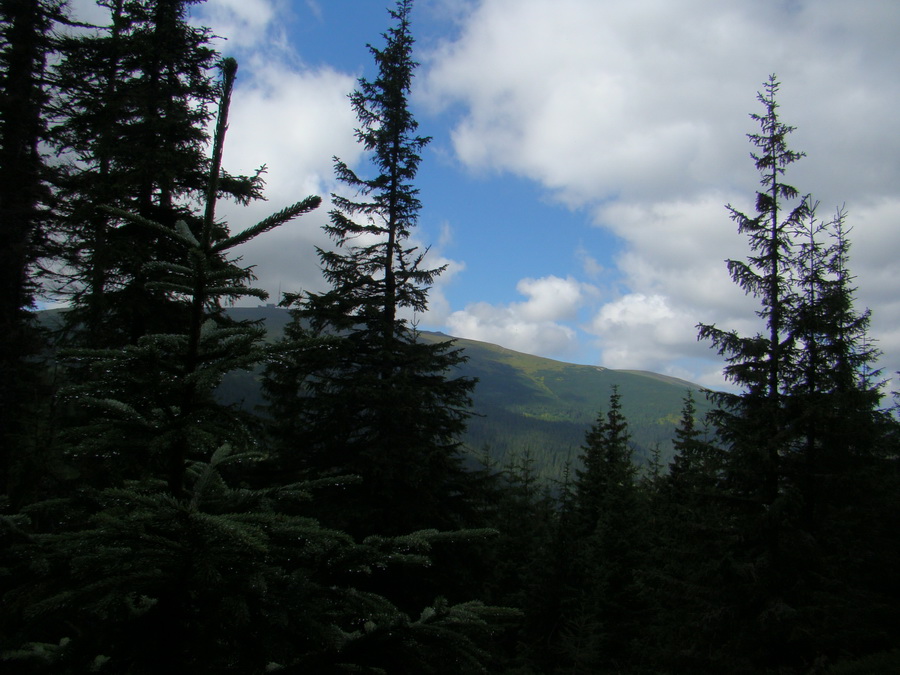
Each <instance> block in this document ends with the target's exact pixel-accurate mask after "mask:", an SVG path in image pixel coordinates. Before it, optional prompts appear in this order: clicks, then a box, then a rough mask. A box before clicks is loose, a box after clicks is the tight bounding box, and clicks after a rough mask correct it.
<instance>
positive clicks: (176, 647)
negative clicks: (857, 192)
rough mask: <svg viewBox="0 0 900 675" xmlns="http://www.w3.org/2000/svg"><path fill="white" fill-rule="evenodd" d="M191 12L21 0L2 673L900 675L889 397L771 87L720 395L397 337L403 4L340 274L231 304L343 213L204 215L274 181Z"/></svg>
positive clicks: (2, 223)
mask: <svg viewBox="0 0 900 675" xmlns="http://www.w3.org/2000/svg"><path fill="white" fill-rule="evenodd" d="M191 4H195V3H193V2H192V1H190V0H167V1H166V2H162V1H161V0H128V2H124V1H123V0H101V1H100V2H98V5H99V6H101V7H105V8H106V9H107V10H108V11H109V16H108V20H109V23H108V25H105V26H97V27H96V28H95V30H92V31H76V32H75V33H73V34H67V33H66V31H65V29H64V28H63V27H64V26H68V25H70V20H69V18H68V16H67V13H66V12H67V10H66V7H65V5H64V4H63V3H61V2H59V0H15V1H12V2H6V1H4V2H0V36H2V37H3V40H0V64H3V65H5V66H6V71H7V72H4V69H3V68H0V113H2V114H0V175H3V176H6V177H10V176H12V177H13V178H15V177H16V176H17V175H18V173H21V172H23V171H24V173H22V176H19V178H20V179H21V180H18V179H17V180H18V182H17V181H16V180H13V179H12V178H11V179H10V180H9V181H8V182H9V185H6V186H4V187H3V188H2V189H0V211H2V214H0V215H2V216H3V217H2V218H0V234H2V237H0V243H2V242H6V243H7V244H9V248H10V251H12V255H9V256H6V258H4V260H5V261H6V266H7V267H8V268H9V269H4V270H3V272H4V274H5V277H4V278H5V280H6V281H5V282H4V283H3V284H0V286H2V288H0V290H2V294H3V297H2V302H0V314H2V316H0V339H2V340H3V344H2V345H0V352H2V359H0V361H2V363H3V368H2V369H0V380H2V381H3V382H2V384H3V388H2V391H0V672H3V673H25V674H35V675H44V674H53V675H81V674H82V673H88V672H91V673H108V674H115V675H119V674H131V675H147V674H156V673H160V672H173V673H188V672H190V673H195V674H197V675H207V674H208V675H213V674H215V675H222V674H225V673H232V674H235V675H262V674H263V673H272V672H280V673H285V674H287V673H317V674H318V673H322V674H337V673H367V674H369V675H378V674H382V675H383V674H391V675H394V674H401V675H402V674H406V673H410V674H415V675H460V674H463V673H464V674H466V675H468V674H469V673H482V674H487V673H497V674H498V675H594V674H596V673H601V674H603V673H609V674H612V673H616V674H624V675H650V674H651V673H652V674H654V675H658V674H666V673H668V674H672V675H674V674H675V673H678V674H682V673H685V674H696V675H700V674H703V675H705V674H707V673H729V674H732V675H758V674H762V675H814V674H815V675H822V674H825V675H841V674H843V675H847V674H849V673H895V672H900V656H898V652H897V649H896V646H897V645H898V644H900V631H898V630H897V627H898V626H900V584H898V583H897V578H898V577H897V573H896V570H897V568H898V566H900V538H898V532H900V508H898V500H897V494H898V492H900V471H898V469H900V462H898V457H900V454H898V439H900V426H898V423H897V416H896V412H897V407H896V406H894V407H893V408H890V407H886V404H885V403H884V402H883V400H882V393H883V389H884V384H883V382H882V380H881V377H882V376H881V374H880V373H879V371H878V370H877V369H876V368H875V364H876V363H877V358H878V352H877V349H876V348H873V346H872V341H871V340H870V338H869V337H868V332H867V331H868V327H869V319H870V315H869V312H868V310H866V309H861V308H858V307H856V305H855V293H856V289H855V287H854V286H853V283H854V281H853V280H854V277H853V275H852V274H851V272H850V268H849V258H848V250H849V247H850V241H849V238H848V235H849V232H850V223H849V221H848V217H849V216H848V214H847V213H846V212H845V211H844V209H843V208H840V209H838V210H837V212H836V214H835V215H834V217H833V218H831V219H829V220H820V219H819V218H818V217H817V216H816V205H817V202H816V201H815V200H814V199H812V198H811V197H810V196H808V195H806V193H805V191H804V192H801V191H799V190H798V189H797V188H794V187H792V186H791V185H789V184H788V183H786V182H785V180H786V177H785V174H786V172H787V169H788V168H789V167H790V165H792V164H793V163H794V162H796V161H799V160H800V159H801V158H802V157H803V153H802V152H797V151H794V150H791V149H789V146H788V144H787V138H788V136H789V134H790V132H791V131H792V130H793V127H790V126H788V125H786V124H784V123H783V122H781V121H780V117H779V114H778V103H777V93H778V88H779V84H778V82H777V80H776V79H775V77H774V76H772V77H771V78H770V79H769V81H768V82H767V83H766V84H765V85H764V89H763V91H762V92H760V93H759V94H758V100H759V102H760V103H761V104H762V105H763V113H762V114H755V115H752V116H751V117H752V119H753V120H755V121H756V122H757V123H759V126H760V129H759V133H758V134H753V135H751V136H750V137H749V139H750V141H751V144H752V145H753V146H754V148H755V151H754V152H753V153H752V155H751V156H752V158H753V159H754V161H755V163H756V167H757V169H758V170H759V173H760V186H759V189H758V191H757V193H756V200H755V203H756V210H755V212H753V213H749V214H745V213H742V212H740V211H738V210H737V209H735V208H733V207H728V208H727V211H725V213H727V214H729V215H730V217H731V219H732V220H733V221H734V222H735V223H736V224H737V226H738V230H739V231H740V232H741V233H743V234H745V235H747V237H748V238H749V245H750V252H751V253H752V254H753V255H751V256H749V257H748V258H747V259H746V261H740V260H728V262H727V265H728V269H729V272H730V273H731V276H732V278H733V279H734V281H735V283H736V284H738V286H740V288H741V289H742V290H744V291H745V292H746V293H747V294H748V295H750V296H751V297H752V298H753V299H754V300H755V301H756V302H757V303H758V305H759V307H758V309H757V311H756V317H757V318H758V319H761V320H762V322H763V323H764V325H765V328H766V330H765V332H764V333H758V334H752V335H741V334H740V333H739V332H738V331H737V330H733V329H728V328H723V327H719V326H716V325H715V324H703V323H700V324H699V325H698V328H699V335H700V337H701V339H704V340H707V341H708V342H709V343H710V345H711V347H712V348H713V349H714V350H716V351H717V352H718V353H719V355H720V356H721V357H722V359H723V362H724V364H725V370H724V373H725V376H726V378H727V379H728V380H729V381H730V382H731V383H732V384H733V385H734V391H732V392H713V393H708V392H704V391H702V390H701V389H700V388H699V387H697V386H695V385H692V384H690V383H688V382H684V381H681V380H676V379H672V378H668V377H665V376H661V375H657V374H653V373H646V372H639V371H615V370H609V369H605V368H600V367H593V366H583V365H572V364H567V363H562V362H559V361H553V360H550V359H545V358H539V357H535V356H529V355H526V354H522V353H518V352H514V351H510V350H508V349H504V348H501V347H498V346H495V345H491V344H486V343H482V342H475V341H470V340H453V339H452V338H450V337H449V336H446V335H443V334H439V333H425V332H420V331H419V330H418V329H417V326H416V325H415V324H414V323H410V322H409V321H407V320H405V319H404V318H403V317H404V316H408V315H409V314H410V313H419V314H421V313H422V312H424V311H426V310H427V308H428V302H427V300H428V297H427V296H428V291H429V289H430V288H431V287H432V286H433V284H434V283H435V279H436V278H437V277H438V276H439V275H440V274H441V273H442V272H443V271H444V270H445V267H437V268H429V267H427V266H426V265H425V262H426V259H425V254H424V251H423V250H419V249H418V248H417V246H416V245H414V244H413V241H415V240H416V238H413V237H412V232H413V229H414V228H415V227H416V225H417V218H418V211H419V208H420V206H421V204H420V202H419V198H418V189H417V188H416V186H415V181H414V179H415V176H416V172H417V169H418V165H419V162H420V161H421V160H422V158H423V155H422V150H423V148H424V147H425V146H426V145H427V144H428V142H429V141H430V138H429V137H423V136H418V135H417V134H418V132H417V128H418V125H417V123H416V121H415V119H414V118H413V116H412V114H411V113H410V109H409V106H408V97H409V94H410V87H411V83H412V79H413V75H414V71H415V68H416V66H417V63H416V62H415V60H414V58H413V51H412V48H413V44H414V42H415V41H414V39H413V36H412V32H411V26H410V16H411V10H412V0H397V2H396V4H395V6H394V8H393V9H391V10H389V16H390V18H391V27H390V28H389V30H388V32H386V33H384V34H383V35H382V38H383V46H381V47H373V46H371V45H370V46H369V50H370V52H371V55H372V57H373V58H374V61H375V66H376V69H375V70H376V73H377V76H376V77H375V78H374V79H367V78H360V79H359V81H358V88H357V89H356V90H354V92H353V93H352V94H351V95H350V97H349V103H350V105H351V107H352V109H353V112H354V113H355V115H356V118H357V122H358V127H357V128H356V129H355V134H356V138H357V141H358V142H359V144H360V145H361V146H362V151H363V154H364V155H365V156H366V161H365V162H363V163H362V165H361V166H359V167H358V168H354V167H351V166H350V165H348V164H346V163H344V162H342V161H341V160H339V159H337V158H335V160H334V171H335V176H336V178H337V182H338V183H341V184H342V185H343V186H344V187H345V188H347V190H346V191H345V194H342V195H337V194H335V195H331V198H330V200H329V201H330V204H331V207H332V210H331V212H330V213H329V220H328V224H327V225H325V227H324V230H325V232H326V234H327V235H328V237H329V239H330V240H331V242H332V243H333V244H334V247H332V248H329V249H328V250H324V249H322V248H317V249H316V253H317V254H318V257H319V260H320V263H321V271H322V272H323V274H324V277H325V280H326V281H327V283H328V286H329V287H330V288H329V289H328V290H327V291H325V292H322V293H312V292H306V293H298V294H287V295H286V296H285V297H283V298H278V299H277V300H278V302H279V303H280V305H278V306H276V305H275V304H271V305H262V306H258V307H254V308H251V307H247V308H234V307H233V305H235V304H247V305H250V304H255V303H265V302H266V301H267V299H268V294H267V293H266V292H265V291H264V290H262V289H260V288H257V287H255V286H254V285H253V282H254V281H255V279H256V276H255V275H254V273H253V269H252V267H245V266H244V265H243V264H242V262H241V261H242V254H241V250H242V249H241V247H242V246H243V244H245V243H248V242H251V241H253V240H256V239H257V238H259V237H263V238H265V237H267V236H268V235H269V233H270V231H272V230H274V229H275V228H279V227H282V226H284V225H286V224H287V223H289V222H291V221H293V220H295V219H297V218H301V217H303V216H305V215H306V214H308V213H310V212H312V211H314V210H315V209H317V208H319V207H320V206H321V205H322V204H323V203H325V202H326V200H325V199H323V198H322V197H320V196H317V195H309V196H306V197H303V196H302V195H299V196H298V197H299V201H294V202H293V203H288V205H284V204H282V205H281V208H280V210H278V211H274V212H273V213H271V215H269V216H267V217H266V218H264V219H263V220H261V221H259V222H256V223H255V224H253V223H252V221H251V222H244V220H243V219H241V224H240V225H237V226H235V227H233V228H232V226H231V225H229V223H228V222H225V221H223V220H222V219H221V218H220V217H219V216H217V205H218V203H219V202H220V201H221V200H222V199H226V198H229V199H235V200H236V201H238V202H239V203H247V202H248V201H250V200H252V199H254V198H256V197H258V196H260V195H259V192H258V190H259V188H260V187H261V185H260V183H259V178H260V174H257V175H256V176H250V177H247V176H243V177H241V176H232V175H230V174H228V173H227V172H226V171H225V169H224V168H223V164H222V161H223V156H225V155H224V149H225V145H226V131H227V130H228V128H229V109H230V104H231V99H232V95H239V94H240V91H241V90H240V89H239V88H235V82H236V81H237V76H238V64H237V62H236V60H234V59H232V58H219V55H217V54H216V53H215V52H214V50H213V49H212V46H211V44H210V40H211V39H212V34H211V33H210V32H207V31H206V30H205V29H194V28H191V24H190V23H189V22H188V18H189V17H188V12H187V10H188V8H189V6H190V5H191ZM57 28H58V29H59V31H57ZM63 38H64V39H63ZM163 38H165V40H163ZM379 44H381V43H379ZM150 47H152V49H150ZM213 66H215V68H213ZM123 73H125V74H127V75H128V78H127V79H122V77H120V76H121V75H122V74H123ZM45 74H46V75H48V76H47V77H45ZM49 75H52V77H49ZM187 84H189V85H191V86H190V87H189V88H187V89H185V88H183V87H182V85H187ZM26 85H27V86H26ZM17 97H19V98H17ZM195 105H196V106H197V107H195ZM125 112H127V113H128V115H125V114H124V113H125ZM213 118H214V119H215V128H214V131H213V133H212V135H211V137H209V133H208V132H209V131H210V130H209V129H208V128H207V126H208V125H207V122H208V121H210V120H212V119H213ZM108 120H117V124H116V125H115V126H111V125H110V124H108V123H107V121H108ZM22 129H25V130H26V131H27V130H29V129H30V131H28V133H27V134H25V135H23V133H24V132H22V131H21V130H22ZM210 141H211V144H210V143H209V142H210ZM44 144H46V145H47V148H48V151H52V152H55V153H56V154H57V155H63V154H65V153H68V152H71V153H75V154H77V155H78V157H79V160H80V162H79V163H78V164H77V165H76V164H73V165H71V166H68V165H67V166H60V167H55V168H54V170H53V171H50V170H49V168H50V167H49V166H45V165H44V159H45V158H44V157H43V156H42V155H40V154H39V153H37V148H38V147H40V146H43V145H44ZM176 150H178V152H175V151H176ZM23 157H25V158H26V159H27V162H25V163H23V159H22V158H23ZM23 167H24V168H23ZM57 169H58V170H57ZM260 172H262V169H261V170H260ZM26 174H27V175H26ZM22 181H24V182H22ZM20 193H21V194H20ZM347 195H351V196H350V197H348V196H347ZM4 200H5V201H4ZM51 244H52V246H51ZM695 250H696V251H698V255H699V254H700V252H701V248H700V247H696V249H695ZM4 253H5V252H4ZM44 259H47V264H46V265H44V264H43V263H40V261H42V260H44ZM59 284H62V286H59ZM54 287H56V288H58V290H59V292H60V293H63V291H65V293H64V294H63V295H62V296H60V297H61V298H64V299H65V298H68V300H69V303H68V308H67V309H66V310H58V311H48V312H43V313H41V314H37V315H36V314H35V313H34V312H32V311H29V310H30V309H31V308H32V305H33V302H34V298H35V294H36V293H37V292H38V289H40V288H44V289H45V291H44V292H47V293H49V292H50V289H52V288H54ZM35 316H38V317H39V320H35ZM699 319H702V317H698V320H699ZM4 350H5V351H4ZM476 380H477V386H475V385H476ZM707 413H709V414H707ZM550 479H554V480H550ZM891 617H893V618H891Z"/></svg>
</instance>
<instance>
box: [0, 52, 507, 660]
mask: <svg viewBox="0 0 900 675" xmlns="http://www.w3.org/2000/svg"><path fill="white" fill-rule="evenodd" d="M223 71H224V81H225V85H224V93H223V100H222V104H221V111H220V116H219V120H218V125H217V127H216V134H215V142H214V146H213V158H212V161H211V167H210V174H209V183H208V187H207V190H206V197H207V201H206V208H205V212H204V214H203V216H202V223H203V226H202V228H201V229H200V232H199V233H198V236H197V235H195V234H194V233H193V232H191V230H190V229H189V228H188V227H187V225H186V224H185V223H183V222H182V223H179V224H177V225H176V227H175V228H168V227H166V226H165V225H164V224H163V223H159V222H156V221H152V220H149V219H145V218H142V217H141V216H139V215H136V214H130V213H128V212H125V211H116V215H117V216H118V217H120V218H123V219H127V220H129V221H130V222H132V223H134V224H136V225H138V226H141V227H146V228H150V229H153V230H155V231H158V232H160V233H161V234H163V235H164V236H167V237H168V238H169V239H170V240H172V244H173V246H175V247H176V248H178V249H180V250H181V252H182V256H181V258H180V260H179V261H178V262H166V263H162V262H156V263H151V265H152V267H153V268H155V269H157V271H159V272H161V273H163V274H164V279H163V280H161V281H158V282H154V284H155V286H156V288H157V289H159V290H162V289H165V290H166V291H167V292H168V293H171V294H173V296H174V297H175V298H176V299H177V300H176V301H177V302H181V303H183V304H184V305H185V310H186V311H185V312H184V315H186V316H187V317H188V320H187V322H186V323H185V325H184V326H182V329H181V330H180V331H179V332H173V333H155V334H148V335H145V336H143V337H142V338H140V339H139V340H138V342H137V343H136V344H135V345H127V346H125V347H123V348H120V349H119V350H80V351H74V352H71V353H70V356H72V357H75V358H80V359H86V360H89V361H91V362H93V363H94V364H96V366H97V367H99V368H100V369H101V370H104V371H109V372H110V376H109V377H101V378H98V379H96V380H94V381H92V382H91V383H90V384H86V385H83V386H80V387H79V388H77V389H76V390H75V391H73V392H71V394H70V395H71V396H73V398H74V399H75V403H76V404H81V405H87V406H89V407H90V408H91V409H92V410H93V411H94V413H93V418H92V420H91V422H90V431H91V433H90V434H89V435H86V436H85V437H84V438H83V439H82V440H81V441H80V443H79V445H78V448H77V449H78V450H79V451H81V452H86V451H90V452H95V453H102V455H101V456H102V460H103V462H104V463H105V465H106V466H108V467H110V468H112V467H115V466H116V465H117V464H120V463H123V462H124V463H125V464H126V469H128V470H130V469H131V465H132V463H133V458H127V457H124V453H125V452H128V451H135V450H138V451H142V456H141V457H140V459H142V460H144V461H146V462H147V464H148V465H150V470H145V471H143V472H138V473H137V475H136V477H135V478H133V479H131V480H126V479H125V478H127V477H128V476H125V478H123V479H122V480H120V481H118V482H117V484H116V485H113V486H109V487H105V486H102V485H100V486H85V488H84V489H83V490H82V491H80V492H79V493H78V494H77V495H76V496H75V498H73V499H69V500H65V501H64V503H62V504H60V503H59V501H51V502H45V503H40V504H35V505H33V506H32V507H30V508H29V510H28V511H27V515H28V516H30V517H31V518H33V519H34V520H35V521H39V519H40V517H41V515H42V514H48V515H49V516H51V517H52V519H53V521H54V522H56V523H57V526H56V528H54V530H53V531H50V532H46V533H40V534H36V535H31V536H30V537H29V536H28V534H27V533H24V532H22V533H21V534H20V535H19V536H18V541H15V546H16V549H17V550H16V554H17V555H16V557H14V558H13V562H15V561H16V560H18V559H25V558H30V559H31V560H34V561H40V564H39V565H38V564H34V565H32V567H31V569H30V570H28V573H27V574H22V576H23V577H24V578H21V579H20V580H19V584H18V585H16V586H14V587H13V588H12V589H11V590H9V591H8V592H7V593H5V595H4V598H3V603H4V607H5V608H6V609H7V610H8V612H9V621H6V620H5V622H4V623H5V625H4V629H5V630H4V631H3V633H4V638H3V639H4V643H3V654H2V658H3V659H4V661H5V662H7V664H10V665H11V667H20V668H23V669H25V668H28V669H29V670H32V671H34V672H64V673H79V672H104V671H106V672H132V673H153V672H160V671H161V670H172V669H174V670H176V671H178V672H195V673H223V672H233V673H263V672H270V671H272V670H281V671H282V672H322V673H325V672H346V671H350V672H372V673H375V672H422V673H450V672H459V670H464V671H466V672H483V670H484V663H485V662H486V661H487V659H488V649H487V645H489V638H490V636H491V634H492V632H493V631H494V630H495V629H494V626H493V624H494V619H496V618H499V617H503V616H506V615H508V612H506V611H505V610H501V609H498V608H490V607H485V606H483V605H482V604H481V603H478V602H470V603H464V604H457V605H453V604H450V603H448V602H445V601H442V600H440V599H438V600H437V601H435V602H434V603H433V604H432V605H431V606H429V607H426V608H425V609H424V610H422V612H421V614H420V615H419V617H418V618H417V619H416V618H412V617H410V616H408V615H407V614H405V613H403V612H401V611H400V610H399V609H398V608H397V607H396V605H395V604H394V603H393V602H392V601H391V600H389V599H388V598H386V597H384V596H382V595H378V594H376V593H373V592H371V591H365V590H362V588H361V586H362V585H363V584H365V583H366V580H367V579H368V578H369V577H370V576H372V575H373V574H378V572H379V571H380V570H382V569H383V568H385V567H387V566H390V565H403V566H415V565H422V564H426V563H427V562H428V557H427V555H428V553H429V551H430V549H431V547H432V546H433V545H434V544H435V543H436V542H438V541H440V540H441V538H442V535H440V534H438V533H435V532H422V533H416V534H414V535H409V536H406V537H402V538H394V539H392V538H385V537H369V538H367V539H365V540H364V541H362V542H360V543H357V542H355V541H354V540H353V539H351V538H350V537H349V536H348V535H347V534H344V533H342V532H339V531H336V530H331V529H327V528H324V527H322V526H321V525H320V524H319V523H318V522H317V521H315V520H313V519H310V518H308V517H305V516H302V515H298V512H299V511H300V510H302V504H303V502H305V501H306V500H308V499H309V498H310V490H311V489H312V488H313V487H314V486H313V485H312V484H308V483H307V484H299V483H291V484H278V485H273V486H267V487H263V488H260V489H249V488H245V487H233V482H235V480H236V479H237V480H241V479H243V478H244V477H246V475H247V473H248V471H249V470H250V469H251V467H252V466H253V464H254V463H256V462H257V461H259V459H260V452H259V449H258V448H257V447H256V444H255V442H254V439H253V437H252V435H251V434H249V433H248V432H247V430H246V428H245V427H244V425H243V424H242V420H241V418H240V417H238V416H237V414H236V413H235V412H234V411H231V410H229V409H227V408H225V407H223V406H221V405H220V404H218V403H216V402H215V399H214V396H213V393H214V390H215V387H216V385H217V384H218V383H219V381H220V380H221V378H222V376H223V374H224V373H225V372H227V371H228V370H231V369H234V368H249V367H251V366H253V365H255V364H257V363H259V362H260V361H261V360H263V359H264V357H265V356H266V350H265V349H264V347H263V346H262V334H261V330H260V329H259V328H257V327H255V326H248V325H238V326H233V325H221V324H219V323H218V322H217V317H218V312H217V311H216V310H217V306H218V304H219V303H220V301H221V300H222V299H232V298H240V297H246V296H251V297H252V296H255V297H259V298H264V297H265V293H264V292H262V291H259V290H257V289H254V288H252V287H250V286H249V285H248V281H249V280H250V278H251V275H250V272H249V270H248V269H245V268H242V267H240V266H239V265H238V264H237V263H236V262H235V261H234V260H231V259H229V258H228V257H227V256H228V255H229V254H230V252H231V251H232V250H233V249H234V248H235V247H237V246H238V245H240V244H243V243H245V242H247V241H249V240H251V239H253V238H255V237H257V236H260V235H262V234H264V233H265V232H267V231H269V230H271V229H273V228H275V227H278V226H280V225H283V224H284V223H286V222H288V221H290V220H292V219H293V218H295V217H297V216H300V215H302V214H304V213H306V212H308V211H310V210H311V209H313V208H315V207H316V206H318V204H319V201H320V200H319V198H318V197H310V198H307V199H305V200H303V201H301V202H298V203H296V204H294V205H292V206H289V207H287V208H286V209H284V210H282V211H280V212H278V213H275V214H273V215H272V216H270V217H269V218H266V219H264V220H263V221H261V222H259V223H258V224H256V225H254V226H252V227H250V228H247V229H245V230H243V231H242V232H240V233H238V234H235V235H231V236H225V237H224V238H221V239H219V240H215V239H214V238H213V236H212V234H213V226H214V225H215V223H216V221H215V202H216V195H217V183H218V179H219V163H220V161H221V155H222V144H223V142H224V134H225V129H226V126H227V122H226V120H227V110H228V102H229V98H230V94H231V89H232V83H233V80H234V76H235V72H236V64H235V63H234V62H233V61H231V60H225V61H224V62H223ZM157 458H158V459H159V460H160V461H158V462H156V464H153V462H154V460H155V459H157ZM122 473H126V472H125V471H122ZM16 525H19V526H20V527H21V523H17V524H16ZM7 538H9V537H7Z"/></svg>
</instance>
